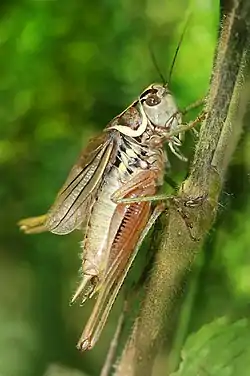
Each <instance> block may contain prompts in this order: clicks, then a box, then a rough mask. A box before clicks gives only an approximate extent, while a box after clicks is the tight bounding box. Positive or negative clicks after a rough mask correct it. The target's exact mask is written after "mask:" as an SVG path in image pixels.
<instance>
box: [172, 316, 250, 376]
mask: <svg viewBox="0 0 250 376" xmlns="http://www.w3.org/2000/svg"><path fill="white" fill-rule="evenodd" d="M249 338H250V323H249V321H248V320H247V319H242V320H239V321H237V322H234V323H230V322H229V321H228V320H227V319H226V318H220V319H217V320H215V321H213V322H212V323H210V324H207V325H205V326H203V327H202V328H201V329H200V330H199V331H198V332H197V333H195V334H192V335H191V336H189V338H188V339H187V341H186V344H185V346H184V348H183V351H182V362H181V364H180V367H179V370H178V371H177V372H175V373H173V374H172V375H171V376H184V375H185V376H195V375H197V376H198V375H199V376H203V375H204V376H206V375H209V376H234V375H237V376H248V375H249V372H250V371H249V370H250V347H249Z"/></svg>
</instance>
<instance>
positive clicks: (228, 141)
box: [115, 0, 250, 376]
mask: <svg viewBox="0 0 250 376" xmlns="http://www.w3.org/2000/svg"><path fill="white" fill-rule="evenodd" d="M220 5H221V26H222V27H221V30H220V35H219V42H218V46H217V51H216V56H215V60H214V68H213V72H212V77H211V83H210V89H209V95H208V98H207V101H206V111H207V113H208V116H207V118H206V120H205V121H204V122H203V124H202V126H201V130H200V138H199V141H198V143H197V147H196V151H195V155H194V160H193V162H192V166H191V172H190V175H189V177H188V178H187V180H186V181H185V182H184V183H183V184H182V186H181V188H180V190H179V193H178V197H179V198H180V199H187V197H190V198H195V197H199V196H203V197H204V198H205V199H204V200H203V201H202V202H201V205H199V206H196V207H193V208H185V211H186V212H187V214H188V216H189V221H190V223H192V226H193V229H192V231H193V234H194V237H195V238H196V240H194V239H192V238H191V237H190V231H189V230H188V228H187V226H186V223H185V222H184V220H183V218H182V217H181V216H180V215H179V213H178V211H177V210H176V209H177V208H176V207H170V209H169V210H168V213H167V215H166V216H164V215H163V216H162V219H161V220H162V224H163V226H164V227H163V229H164V230H163V231H161V233H160V234H159V233H158V234H157V235H158V238H159V242H158V248H157V253H156V258H155V263H154V266H153V268H152V271H151V274H150V279H149V281H148V282H147V287H146V295H145V297H144V299H143V302H142V305H141V310H140V314H139V317H138V319H137V321H136V324H135V325H134V329H133V332H132V335H131V336H130V338H129V340H128V342H127V344H126V346H125V348H124V350H123V352H122V355H121V358H120V360H119V362H118V363H117V365H116V367H115V376H125V375H126V376H141V375H143V376H149V375H151V374H152V368H153V364H154V360H155V357H156V355H157V353H158V350H159V348H160V345H161V343H162V340H163V337H166V334H168V333H166V330H168V329H169V330H171V320H172V318H173V317H174V315H175V308H176V299H178V298H179V296H180V295H181V291H182V290H183V281H184V280H185V277H187V274H188V272H189V270H190V269H191V266H192V264H193V262H194V259H195V256H196V254H197V252H198V251H199V250H200V248H201V244H202V242H203V241H204V238H205V236H206V234H207V232H208V231H209V229H210V228H211V227H212V225H213V222H214V220H215V216H216V213H217V207H218V200H219V195H220V192H221V188H222V185H223V180H224V177H225V174H226V171H227V167H228V164H229V162H230V158H231V156H232V153H233V151H234V150H235V148H236V145H237V142H238V139H239V135H240V134H241V130H242V118H243V114H244V112H245V108H243V107H246V103H247V101H246V100H244V99H243V101H242V102H241V105H240V106H239V102H240V98H241V97H242V87H243V79H244V72H245V71H246V65H247V64H246V63H247V59H246V58H247V56H246V55H247V53H246V52H247V50H248V47H249V39H250V38H249V35H250V31H249V28H250V25H249V20H250V2H249V0H234V1H233V0H231V1H228V0H221V2H220ZM243 102H244V103H243ZM238 109H240V113H239V111H238ZM166 321H167V323H166ZM163 324H164V333H163Z"/></svg>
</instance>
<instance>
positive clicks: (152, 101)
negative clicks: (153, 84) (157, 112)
mask: <svg viewBox="0 0 250 376" xmlns="http://www.w3.org/2000/svg"><path fill="white" fill-rule="evenodd" d="M145 102H146V104H147V105H148V106H156V105H157V104H159V103H160V102H161V99H160V98H159V97H158V96H157V94H150V95H149V96H148V97H147V99H146V100H145Z"/></svg>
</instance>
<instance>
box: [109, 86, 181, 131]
mask: <svg viewBox="0 0 250 376" xmlns="http://www.w3.org/2000/svg"><path fill="white" fill-rule="evenodd" d="M124 124H125V125H124ZM179 124H181V113H180V111H179V110H178V107H177V105H176V103H175V100H174V98H173V95H172V94H171V92H170V91H169V89H168V87H167V85H163V84H152V85H150V86H149V87H148V88H147V89H145V90H144V91H143V93H142V94H141V95H140V96H139V97H138V99H137V100H136V101H135V102H133V104H132V105H131V106H129V107H128V108H127V109H126V110H125V111H124V112H123V113H122V114H120V115H119V116H118V117H116V118H115V120H114V121H113V122H112V124H111V125H110V126H109V127H108V128H107V129H108V130H111V129H115V130H117V131H119V132H120V133H122V134H124V135H127V136H130V137H139V136H142V135H143V134H144V132H145V131H146V130H147V129H148V127H149V128H150V129H151V131H152V130H153V132H154V131H156V133H160V134H161V133H164V134H165V135H166V134H167V133H168V132H169V131H173V130H175V129H176V128H178V125H179Z"/></svg>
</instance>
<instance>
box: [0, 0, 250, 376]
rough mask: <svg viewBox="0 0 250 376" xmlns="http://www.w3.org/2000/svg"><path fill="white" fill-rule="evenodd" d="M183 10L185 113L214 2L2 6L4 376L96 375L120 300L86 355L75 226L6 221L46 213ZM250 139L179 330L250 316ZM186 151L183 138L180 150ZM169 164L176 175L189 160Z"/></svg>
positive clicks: (151, 72) (0, 355)
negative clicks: (59, 230) (60, 228)
mask: <svg viewBox="0 0 250 376" xmlns="http://www.w3.org/2000/svg"><path fill="white" fill-rule="evenodd" d="M189 11H191V12H192V17H191V18H190V21H189V26H188V29H187V31H186V34H185V37H184V40H183V43H182V45H181V48H180V52H179V55H178V58H177V61H176V65H175V68H174V72H173V76H172V78H171V90H172V91H173V93H174V95H175V96H176V99H177V102H178V104H179V106H180V107H181V108H183V107H185V106H187V105H189V104H190V103H192V102H193V101H195V100H197V99H199V98H201V97H203V96H204V95H205V94H206V92H207V89H208V84H209V77H210V72H211V67H212V59H213V53H214V49H215V45H216V37H217V27H218V19H219V5H218V1H215V0H203V1H198V0H196V1H187V0H186V1H184V0H175V1H173V0H169V1H167V0H138V1H134V0H121V1H117V0H102V1H97V0H93V1H83V0H82V1H81V0H71V1H68V0H60V1H57V0H54V1H53V0H51V1H38V0H37V1H32V0H26V1H25V0H23V1H21V0H19V1H17V0H16V1H15V0H13V1H7V0H5V1H2V2H1V4H0V176H1V184H0V199H1V210H0V216H1V218H0V219H1V227H0V236H1V243H0V375H1V376H40V375H41V376H42V375H44V374H45V373H46V372H47V375H50V376H56V375H59V374H60V375H64V374H65V376H66V375H75V376H78V372H77V371H75V373H73V371H66V370H64V371H62V370H60V371H58V370H57V368H56V367H55V366H53V365H54V364H60V365H61V366H62V367H65V368H66V369H67V368H69V369H78V370H79V372H80V373H79V375H98V374H99V372H100V369H101V365H102V363H103V360H104V358H105V354H106V351H107V348H108V344H109V341H110V338H111V336H112V332H113V330H114V327H115V322H116V318H117V314H118V313H119V308H117V307H115V309H114V312H113V314H112V315H111V318H110V320H109V322H108V325H107V328H106V329H105V331H104V333H103V335H102V337H101V339H100V341H99V342H98V344H97V346H96V347H95V348H94V350H92V351H90V352H89V353H86V354H79V353H78V351H77V350H76V348H75V344H76V342H77V340H78V337H79V335H80V333H81V330H82V328H83V326H84V323H85V322H86V319H87V317H88V314H89V312H90V310H91V307H92V304H93V303H92V302H90V303H87V304H86V305H84V307H79V306H78V304H76V305H74V306H73V307H69V306H68V301H69V298H70V296H71V294H72V292H73V290H74V288H75V286H76V283H77V281H78V269H79V267H80V260H79V257H78V253H79V251H80V247H79V241H80V240H81V237H82V235H81V234H80V233H76V234H71V235H69V236H65V237H59V236H55V235H52V234H49V233H46V234H41V235H37V236H25V235H23V234H22V233H20V232H19V230H18V228H17V226H16V222H17V221H18V220H19V219H21V218H23V217H27V216H34V215H39V214H43V213H44V212H46V210H47V209H48V207H49V206H50V204H51V203H52V202H53V200H54V198H55V194H56V193H57V191H58V189H59V188H60V186H61V185H62V183H63V182H64V180H65V178H66V176H67V173H68V171H69V169H70V167H71V166H72V164H73V163H74V162H75V161H76V158H77V156H78V155H79V153H80V150H81V149H82V147H84V145H86V143H87V141H88V139H89V137H90V136H93V135H95V134H96V133H97V132H98V131H100V130H102V128H103V127H104V126H105V125H106V123H107V122H108V121H109V120H111V119H112V118H113V117H114V116H116V115H117V114H118V113H119V112H121V111H122V110H123V109H124V108H125V107H126V106H127V105H128V104H129V103H130V102H131V101H132V100H133V99H134V98H135V97H136V96H137V95H138V94H139V93H140V92H141V91H142V90H143V89H144V88H145V87H146V86H148V85H149V84H150V83H152V82H154V81H160V78H159V75H158V73H157V70H156V68H155V67H154V64H153V63H152V58H151V55H150V52H149V51H150V49H152V50H153V51H154V54H155V56H156V59H157V61H158V64H159V66H160V69H161V71H162V73H163V74H164V75H165V76H167V74H168V71H169V67H170V65H171V61H172V58H173V55H174V52H175V49H176V47H177V44H178V41H179V39H180V35H181V33H182V31H183V28H184V26H185V21H186V18H187V14H188V12H189ZM249 143H250V139H249V136H248V138H247V137H245V138H244V139H242V140H241V143H240V145H239V147H238V149H237V152H236V154H235V157H234V159H233V161H232V166H231V168H230V171H229V175H228V181H227V184H226V186H225V190H224V193H223V195H222V198H221V203H222V207H221V209H220V213H219V218H218V221H217V224H216V226H215V229H214V230H212V231H211V233H210V236H209V239H208V241H207V243H206V246H205V252H204V254H203V256H201V257H200V259H199V260H198V262H197V270H195V271H194V275H195V281H196V283H195V288H193V292H192V299H191V300H192V303H190V299H187V302H186V303H185V304H186V305H187V309H186V311H185V310H184V311H185V312H187V313H186V314H187V318H186V322H187V321H188V324H187V325H186V327H185V331H187V333H186V334H188V333H189V332H192V331H195V330H197V329H198V328H200V327H201V326H202V325H203V324H204V323H206V322H209V321H212V320H213V319H214V318H216V317H219V316H222V315H236V316H237V317H238V316H247V315H248V312H249V300H250V277H249V273H250V252H248V250H249V243H250V241H249V240H250V235H249V234H248V231H249V229H250V219H249V218H250V216H249V214H250V208H249V204H248V201H247V197H248V196H247V194H248V191H249V182H248V176H247V172H248V171H249V160H250V156H249V151H248V150H249ZM247 146H248V147H247ZM193 148H194V141H193V139H192V137H189V136H188V137H187V142H186V144H185V145H184V152H185V153H186V155H188V156H190V157H191V156H192V153H193ZM171 161H172V167H173V168H172V175H173V177H174V178H175V179H176V180H180V179H181V178H183V177H184V176H185V175H186V173H187V169H188V166H187V165H186V164H185V163H183V162H180V161H176V158H171ZM197 281H198V282H197ZM164 359H165V358H164V352H163V354H162V356H160V357H159V360H158V365H156V371H155V374H156V375H160V376H161V374H162V375H163V374H164ZM48 367H49V370H48ZM157 367H158V368H157ZM46 370H47V371H46ZM63 372H64V373H63Z"/></svg>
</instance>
